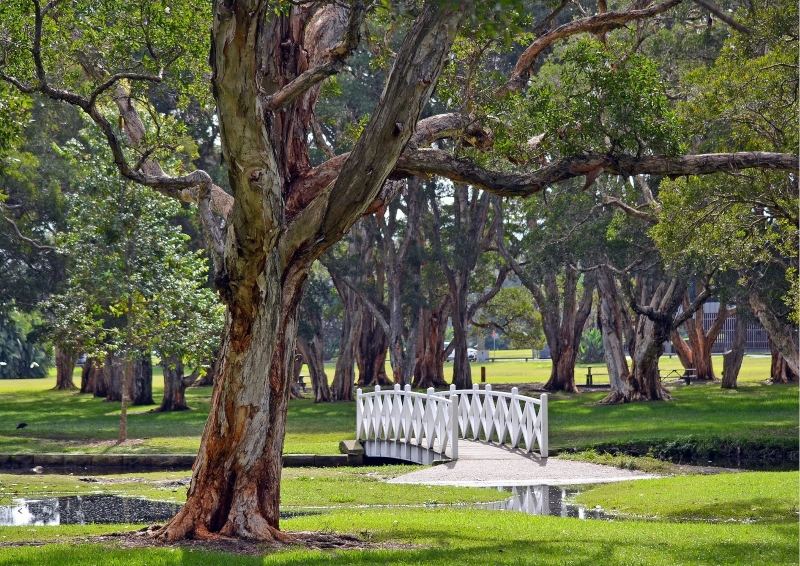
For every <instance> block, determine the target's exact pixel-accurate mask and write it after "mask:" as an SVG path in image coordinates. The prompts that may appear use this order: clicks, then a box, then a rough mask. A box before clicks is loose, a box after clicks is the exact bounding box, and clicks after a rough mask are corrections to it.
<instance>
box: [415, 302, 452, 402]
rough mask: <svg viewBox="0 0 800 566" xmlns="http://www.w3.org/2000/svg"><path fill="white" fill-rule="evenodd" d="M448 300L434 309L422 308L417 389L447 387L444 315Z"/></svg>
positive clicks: (418, 344)
mask: <svg viewBox="0 0 800 566" xmlns="http://www.w3.org/2000/svg"><path fill="white" fill-rule="evenodd" d="M445 308H446V302H444V303H443V304H442V305H440V306H439V307H436V308H433V309H426V308H422V309H421V310H420V315H419V322H418V331H417V360H416V364H415V365H414V381H413V382H412V386H413V387H414V388H417V389H427V388H428V387H445V386H446V385H447V382H446V381H445V380H444V364H443V362H444V325H445V324H446V323H447V317H446V316H444V310H445Z"/></svg>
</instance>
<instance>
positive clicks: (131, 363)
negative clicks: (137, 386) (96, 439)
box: [117, 359, 136, 442]
mask: <svg viewBox="0 0 800 566" xmlns="http://www.w3.org/2000/svg"><path fill="white" fill-rule="evenodd" d="M135 371H136V361H135V360H131V359H125V361H124V362H122V382H121V384H120V390H121V391H122V399H121V402H120V408H119V437H118V439H117V440H118V442H125V441H126V440H128V404H129V403H130V387H131V384H132V383H133V380H134V372H135Z"/></svg>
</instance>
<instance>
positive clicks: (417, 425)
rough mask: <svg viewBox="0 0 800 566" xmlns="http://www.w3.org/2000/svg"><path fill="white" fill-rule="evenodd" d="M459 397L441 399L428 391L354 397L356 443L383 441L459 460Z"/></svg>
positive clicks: (386, 391) (377, 390)
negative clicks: (402, 444)
mask: <svg viewBox="0 0 800 566" xmlns="http://www.w3.org/2000/svg"><path fill="white" fill-rule="evenodd" d="M458 406H459V401H458V394H457V393H456V394H453V395H447V396H442V395H440V394H437V393H436V392H435V391H434V389H433V388H432V387H431V388H429V389H428V390H427V392H426V393H416V392H414V391H411V386H410V385H406V386H405V388H403V389H401V388H400V386H399V385H395V386H394V388H393V389H381V387H380V385H376V386H375V391H371V392H369V393H364V392H363V391H362V390H361V389H358V391H357V395H356V439H357V440H365V441H370V440H377V441H380V440H384V441H392V442H398V443H406V444H410V445H415V446H419V447H421V448H425V449H428V450H431V451H433V452H437V453H440V454H444V455H446V456H449V457H450V458H452V459H453V460H455V459H457V458H458V436H459V435H458V428H459V427H458V422H459V418H458V414H457V412H456V411H457V409H458Z"/></svg>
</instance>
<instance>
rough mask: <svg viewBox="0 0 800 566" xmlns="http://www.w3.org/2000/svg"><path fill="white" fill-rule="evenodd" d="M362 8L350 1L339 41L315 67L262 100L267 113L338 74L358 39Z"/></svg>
mask: <svg viewBox="0 0 800 566" xmlns="http://www.w3.org/2000/svg"><path fill="white" fill-rule="evenodd" d="M365 14H366V6H365V4H364V2H363V0H351V2H350V10H349V14H348V18H347V28H346V29H345V32H344V36H343V37H342V40H341V41H340V42H339V43H338V45H336V46H335V47H333V48H331V49H329V50H328V51H327V53H325V55H324V56H323V57H322V58H321V59H322V62H321V63H319V64H318V65H316V66H314V67H312V68H310V69H308V70H307V71H304V72H302V73H300V75H299V76H297V77H296V78H295V79H293V80H292V81H290V82H289V83H288V84H287V85H285V86H283V87H282V88H281V89H280V90H278V91H277V92H275V93H274V94H272V95H270V96H269V97H267V99H266V107H267V108H268V109H269V110H278V109H279V108H281V107H283V106H286V105H287V104H289V103H290V102H291V101H293V100H294V99H295V98H297V97H298V96H300V95H302V94H303V93H304V92H306V91H307V90H308V89H310V88H312V87H313V86H314V85H316V84H319V83H320V82H322V81H323V80H325V79H326V78H328V77H330V76H331V75H335V74H336V73H338V72H339V71H340V70H341V69H342V67H343V66H344V62H345V60H346V59H347V58H348V57H349V56H350V54H351V53H352V52H353V51H355V49H356V47H358V43H359V41H360V37H361V25H362V24H363V22H364V15H365Z"/></svg>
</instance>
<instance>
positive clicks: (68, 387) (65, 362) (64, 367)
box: [55, 347, 77, 391]
mask: <svg viewBox="0 0 800 566" xmlns="http://www.w3.org/2000/svg"><path fill="white" fill-rule="evenodd" d="M74 371H75V354H73V353H72V352H70V351H69V350H66V349H63V348H58V347H57V348H56V386H55V389H57V390H62V391H72V390H73V389H77V387H75V384H74V383H73V382H72V374H73V372H74Z"/></svg>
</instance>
